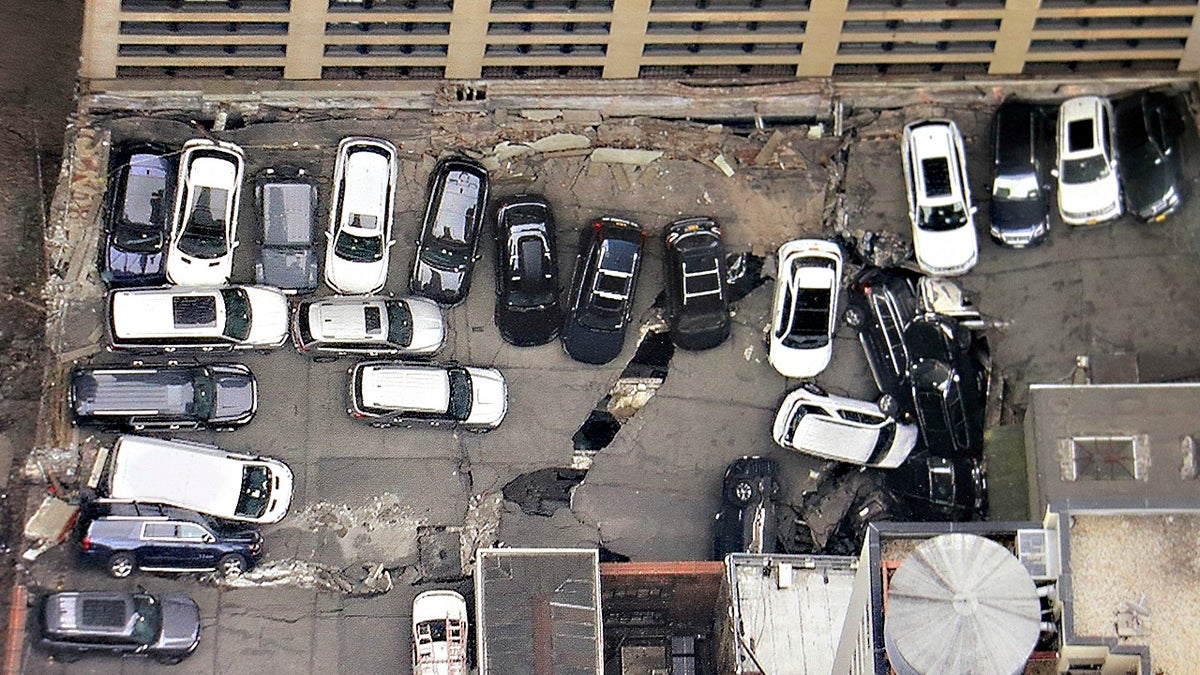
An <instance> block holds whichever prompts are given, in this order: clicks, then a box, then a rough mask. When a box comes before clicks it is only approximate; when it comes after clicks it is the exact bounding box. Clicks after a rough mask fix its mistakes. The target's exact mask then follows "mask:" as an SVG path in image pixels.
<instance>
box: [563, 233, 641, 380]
mask: <svg viewBox="0 0 1200 675" xmlns="http://www.w3.org/2000/svg"><path fill="white" fill-rule="evenodd" d="M645 241H646V230H645V229H643V228H642V226H640V225H638V224H637V223H633V222H631V221H628V220H622V219H620V218H608V217H605V218H600V219H598V220H595V221H593V222H592V225H591V227H588V228H585V229H584V230H583V232H581V233H580V237H579V250H578V253H576V255H575V273H574V276H573V278H572V281H571V293H570V298H569V300H568V301H567V312H566V319H565V321H564V324H563V332H562V344H563V349H564V350H566V352H567V355H568V356H570V357H571V358H573V359H575V360H576V361H581V362H583V363H591V364H597V365H600V364H605V363H608V362H609V361H612V360H613V359H615V358H617V355H618V354H620V353H621V348H622V347H624V345H625V332H626V329H627V328H628V326H629V321H630V319H631V318H632V313H633V294H634V291H635V290H636V288H637V278H638V271H639V270H640V269H641V261H642V247H643V246H644V245H645Z"/></svg>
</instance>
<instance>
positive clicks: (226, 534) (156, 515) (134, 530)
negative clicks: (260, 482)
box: [79, 502, 263, 579]
mask: <svg viewBox="0 0 1200 675" xmlns="http://www.w3.org/2000/svg"><path fill="white" fill-rule="evenodd" d="M79 530H80V550H79V556H80V559H81V560H82V561H83V562H86V563H91V564H96V565H104V566H105V567H107V568H108V572H109V574H111V575H113V576H114V577H116V578H118V579H123V578H125V577H127V576H129V575H130V574H133V571H134V570H135V569H140V570H144V571H147V572H211V571H217V572H220V573H221V574H222V575H224V576H227V577H229V576H237V575H239V574H241V573H242V572H244V571H246V570H248V569H250V568H252V567H254V565H255V563H257V562H258V560H259V558H260V557H261V556H262V542H263V540H262V535H260V534H259V533H258V532H256V531H254V530H237V529H227V528H226V527H225V526H222V525H220V524H218V523H217V522H216V521H214V520H212V519H210V518H208V517H206V516H203V515H201V514H198V513H195V512H194V511H188V510H186V509H179V508H175V507H171V506H160V505H158V504H141V503H135V502H94V503H91V504H88V505H87V507H86V508H85V509H84V516H83V519H82V521H81V523H80V525H79Z"/></svg>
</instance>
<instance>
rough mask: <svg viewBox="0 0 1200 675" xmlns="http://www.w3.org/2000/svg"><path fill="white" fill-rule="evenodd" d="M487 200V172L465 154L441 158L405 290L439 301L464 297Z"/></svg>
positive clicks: (431, 181)
mask: <svg viewBox="0 0 1200 675" xmlns="http://www.w3.org/2000/svg"><path fill="white" fill-rule="evenodd" d="M487 202H488V173H487V169H484V168H483V166H482V165H480V164H479V163H478V162H475V161H473V160H470V159H467V158H465V157H450V158H447V159H443V160H441V161H440V162H438V163H437V166H436V167H434V170H433V175H431V176H430V178H429V199H428V202H427V203H426V206H425V221H424V225H423V226H422V228H421V238H420V239H418V240H417V255H416V259H415V260H414V261H413V271H412V278H411V279H410V280H409V290H411V291H412V292H413V293H415V294H417V295H423V296H425V297H427V298H429V299H430V300H433V301H435V302H437V303H438V304H439V305H457V304H458V303H460V302H462V301H463V300H464V299H465V298H466V297H467V291H468V290H470V287H471V271H472V270H473V269H474V268H475V260H476V253H475V249H476V248H477V247H478V245H479V233H480V230H481V229H482V228H483V217H484V209H485V208H486V207H487Z"/></svg>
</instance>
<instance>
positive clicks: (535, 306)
mask: <svg viewBox="0 0 1200 675" xmlns="http://www.w3.org/2000/svg"><path fill="white" fill-rule="evenodd" d="M555 236H556V235H555V226H554V214H553V213H552V212H551V210H550V205H549V204H548V203H546V200H545V199H543V198H541V197H536V196H531V195H518V196H515V197H507V198H505V199H502V200H500V202H499V204H498V205H497V207H496V326H497V327H499V329H500V337H502V338H504V340H505V341H506V342H508V343H510V344H514V345H517V346H518V347H528V346H531V345H543V344H546V343H547V342H550V341H551V340H553V339H554V338H556V337H558V331H559V329H560V328H561V327H562V305H561V304H560V303H559V299H558V298H559V294H560V293H559V291H560V289H559V281H558V252H557V250H556V243H555V242H556V238H555Z"/></svg>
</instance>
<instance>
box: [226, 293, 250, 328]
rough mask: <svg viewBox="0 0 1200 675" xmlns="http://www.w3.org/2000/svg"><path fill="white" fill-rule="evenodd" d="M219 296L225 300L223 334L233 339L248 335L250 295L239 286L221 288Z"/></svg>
mask: <svg viewBox="0 0 1200 675" xmlns="http://www.w3.org/2000/svg"><path fill="white" fill-rule="evenodd" d="M221 297H222V298H224V300H225V331H224V334H225V336H226V337H229V338H233V339H234V340H245V339H246V338H248V337H250V296H248V295H246V291H244V290H242V289H240V288H223V289H221Z"/></svg>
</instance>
